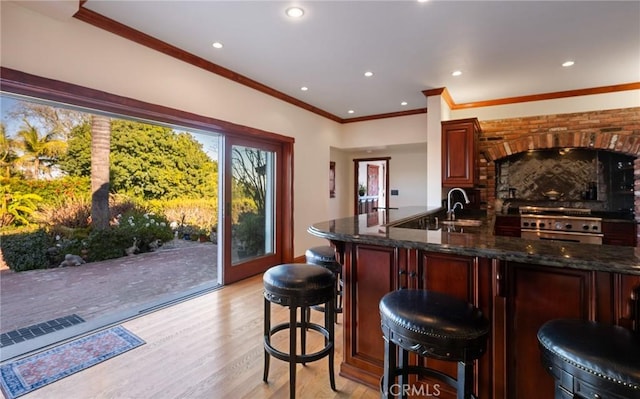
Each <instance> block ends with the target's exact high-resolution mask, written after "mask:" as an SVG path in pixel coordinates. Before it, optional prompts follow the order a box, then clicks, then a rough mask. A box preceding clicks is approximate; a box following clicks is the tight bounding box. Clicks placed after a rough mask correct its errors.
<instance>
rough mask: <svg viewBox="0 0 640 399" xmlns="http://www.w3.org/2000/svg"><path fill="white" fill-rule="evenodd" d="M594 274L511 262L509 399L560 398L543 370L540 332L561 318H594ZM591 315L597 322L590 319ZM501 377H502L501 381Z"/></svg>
mask: <svg viewBox="0 0 640 399" xmlns="http://www.w3.org/2000/svg"><path fill="white" fill-rule="evenodd" d="M592 273H593V272H589V271H584V270H574V269H559V268H553V267H543V266H537V265H526V264H517V263H508V264H507V267H506V291H507V292H506V295H507V301H506V306H507V309H506V312H507V316H506V318H505V322H506V326H505V327H506V329H505V330H506V331H505V332H506V342H505V345H506V362H507V364H506V367H505V369H506V370H505V374H506V375H505V376H504V377H503V378H506V379H507V384H506V386H507V387H508V393H507V397H508V398H518V399H539V398H553V397H554V381H553V378H552V377H551V376H550V375H549V373H547V371H546V370H545V369H544V368H543V367H542V364H541V362H540V351H539V349H538V339H537V333H538V329H539V328H540V327H541V326H542V324H544V323H545V322H546V321H548V320H552V319H556V318H572V319H592V318H593V315H594V314H595V309H594V308H593V307H592V306H591V304H593V303H595V300H596V298H595V293H594V288H593V287H594V286H595V284H594V283H593V276H594V275H593V274H592ZM590 316H591V317H590ZM498 378H499V377H498Z"/></svg>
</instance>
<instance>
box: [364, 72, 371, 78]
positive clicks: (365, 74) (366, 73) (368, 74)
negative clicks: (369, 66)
mask: <svg viewBox="0 0 640 399" xmlns="http://www.w3.org/2000/svg"><path fill="white" fill-rule="evenodd" d="M364 76H366V77H368V78H370V77H372V76H373V72H371V71H367V72H365V73H364Z"/></svg>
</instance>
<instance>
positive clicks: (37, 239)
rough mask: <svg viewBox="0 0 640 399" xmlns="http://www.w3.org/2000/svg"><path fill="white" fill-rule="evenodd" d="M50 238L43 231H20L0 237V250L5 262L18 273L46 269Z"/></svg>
mask: <svg viewBox="0 0 640 399" xmlns="http://www.w3.org/2000/svg"><path fill="white" fill-rule="evenodd" d="M48 245H49V237H48V236H47V233H46V232H45V231H44V230H43V229H35V230H34V229H20V230H14V232H12V233H6V232H5V233H3V234H2V236H0V249H2V256H3V257H4V260H5V262H6V263H7V265H8V266H9V268H11V269H12V270H15V271H17V272H21V271H25V270H33V269H46V268H47V267H48V265H49V262H48V260H47V257H46V248H47V247H48Z"/></svg>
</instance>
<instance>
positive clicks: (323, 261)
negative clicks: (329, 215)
mask: <svg viewBox="0 0 640 399" xmlns="http://www.w3.org/2000/svg"><path fill="white" fill-rule="evenodd" d="M304 256H305V260H306V261H307V263H310V264H312V265H318V266H322V267H325V268H327V269H329V270H331V272H333V274H334V275H335V277H336V300H335V305H336V307H335V309H334V311H335V316H336V319H335V321H336V322H337V321H338V319H337V317H338V313H342V286H343V284H342V265H341V264H340V263H338V261H337V260H336V253H335V250H334V249H333V247H332V246H330V245H323V246H319V247H312V248H309V249H307V250H306V251H305V253H304ZM311 308H312V309H315V310H318V311H320V312H324V306H312V307H311ZM307 317H310V315H309V314H308V315H307Z"/></svg>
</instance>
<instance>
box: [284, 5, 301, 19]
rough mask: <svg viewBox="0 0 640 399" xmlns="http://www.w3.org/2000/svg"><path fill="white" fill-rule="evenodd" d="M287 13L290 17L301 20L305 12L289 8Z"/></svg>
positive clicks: (297, 8)
mask: <svg viewBox="0 0 640 399" xmlns="http://www.w3.org/2000/svg"><path fill="white" fill-rule="evenodd" d="M285 13H286V14H287V16H288V17H291V18H300V17H301V16H303V15H304V10H303V9H302V8H300V7H289V8H287V10H286V11H285Z"/></svg>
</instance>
